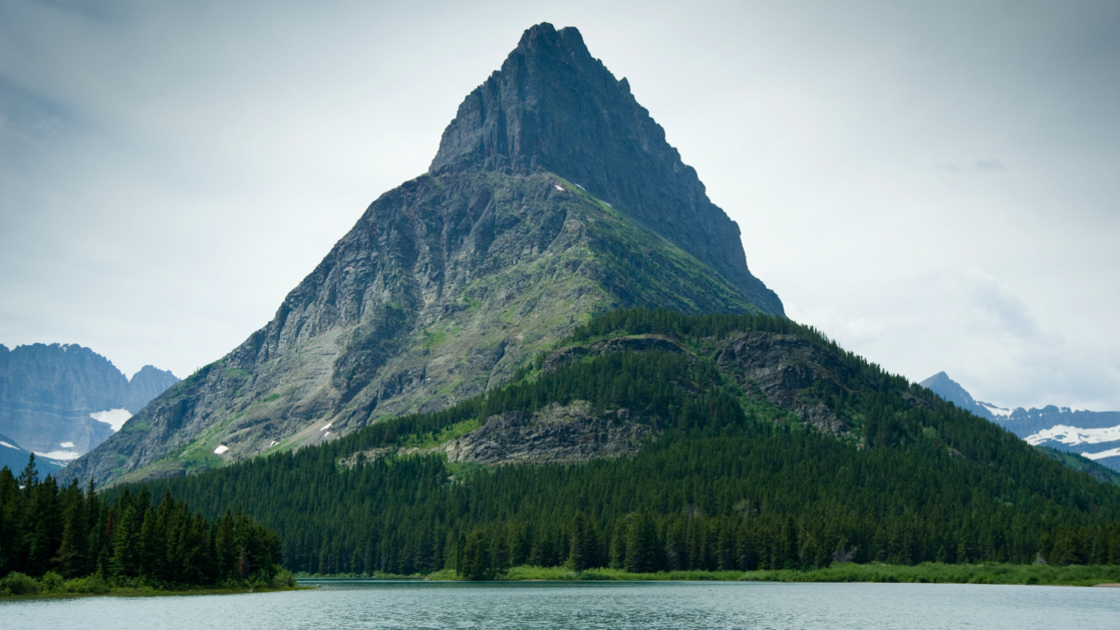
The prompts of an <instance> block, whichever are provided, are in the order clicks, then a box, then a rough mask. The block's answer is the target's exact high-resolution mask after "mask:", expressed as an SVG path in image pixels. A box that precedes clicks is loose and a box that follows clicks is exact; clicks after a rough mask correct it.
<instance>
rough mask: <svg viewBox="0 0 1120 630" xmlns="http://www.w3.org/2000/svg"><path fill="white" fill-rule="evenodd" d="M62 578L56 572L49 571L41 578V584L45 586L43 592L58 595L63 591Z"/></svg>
mask: <svg viewBox="0 0 1120 630" xmlns="http://www.w3.org/2000/svg"><path fill="white" fill-rule="evenodd" d="M63 581H64V580H63V579H62V576H61V575H59V574H57V573H55V572H54V571H47V572H46V573H45V574H43V577H41V578H39V582H40V583H41V584H42V585H43V590H44V591H46V592H48V593H57V592H59V591H61V590H62V583H63Z"/></svg>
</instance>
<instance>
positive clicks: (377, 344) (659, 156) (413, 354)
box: [65, 25, 781, 482]
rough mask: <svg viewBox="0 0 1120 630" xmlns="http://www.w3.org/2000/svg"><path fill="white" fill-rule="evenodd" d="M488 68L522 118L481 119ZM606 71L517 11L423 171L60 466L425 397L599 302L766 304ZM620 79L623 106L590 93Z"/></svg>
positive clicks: (203, 450)
mask: <svg viewBox="0 0 1120 630" xmlns="http://www.w3.org/2000/svg"><path fill="white" fill-rule="evenodd" d="M518 59H520V60H521V61H518ZM573 64H575V65H573ZM622 85H624V84H622ZM487 86H491V87H492V88H493V89H496V90H498V92H500V93H501V98H500V104H501V106H502V107H505V108H506V110H503V111H507V112H508V113H509V115H510V116H512V115H513V113H514V112H522V113H523V114H524V116H522V117H520V118H517V119H516V121H515V120H513V119H512V118H507V119H506V120H507V122H508V123H509V125H511V126H510V127H509V129H513V128H514V127H516V128H517V129H518V130H520V131H516V133H515V132H514V131H510V132H509V133H506V134H505V135H502V133H498V131H497V130H501V129H507V126H506V125H505V123H502V124H498V123H497V122H495V120H496V119H493V118H490V117H489V116H490V115H491V113H494V112H493V110H491V109H490V108H489V105H484V104H482V103H483V100H484V99H483V96H481V95H482V94H483V92H486V90H490V89H491V87H487ZM519 86H520V87H519ZM499 88H500V89H499ZM522 88H524V89H522ZM546 88H547V89H546ZM621 89H622V88H620V84H619V82H617V81H615V80H614V79H613V77H611V76H610V73H609V72H607V71H606V69H605V68H603V67H602V64H601V63H599V62H598V61H595V60H593V59H591V58H590V55H589V54H588V53H587V51H586V49H585V48H584V47H583V44H582V40H581V39H580V37H579V34H578V33H577V32H576V31H575V30H574V29H565V30H564V31H561V32H557V31H555V29H552V27H551V26H548V25H541V26H539V27H534V29H530V31H529V32H528V33H527V34H526V36H525V37H524V38H523V39H522V43H521V45H520V46H519V47H518V49H517V51H515V52H514V53H513V55H511V57H510V60H507V62H506V64H505V66H503V70H502V71H501V72H498V73H495V75H494V76H492V77H491V79H490V80H488V81H487V83H486V84H484V85H483V87H481V88H479V90H476V92H475V93H472V95H471V96H468V98H467V99H466V101H465V102H464V105H463V106H462V107H461V108H460V115H459V117H457V118H456V121H455V122H453V123H452V124H451V125H450V126H449V127H448V131H447V132H446V133H445V136H444V141H443V143H442V145H441V148H440V151H439V154H438V155H437V157H436V159H435V161H434V162H433V165H432V169H431V172H430V173H429V174H427V175H424V176H421V177H419V178H417V179H415V180H412V181H409V182H406V183H404V184H402V185H401V186H400V187H399V188H397V189H395V190H392V191H390V192H388V193H385V194H384V195H382V196H381V197H380V198H378V199H377V200H376V201H374V202H373V204H372V205H370V207H369V208H368V209H367V210H366V212H365V213H364V214H363V215H362V217H361V218H360V219H359V220H358V223H357V224H356V225H355V226H354V228H353V229H352V230H351V231H350V232H349V233H348V234H347V235H346V236H344V237H343V238H342V240H340V241H339V242H338V243H337V244H336V245H335V246H334V248H333V249H332V250H331V252H330V253H329V254H327V256H326V258H324V259H323V261H322V262H321V263H320V264H319V266H318V267H317V268H316V269H315V270H314V271H313V272H312V273H311V274H310V275H308V276H307V277H306V278H305V279H304V280H303V281H302V282H301V283H300V284H299V286H297V287H296V288H295V289H294V290H293V291H292V292H291V293H290V294H289V295H288V296H287V298H285V300H284V302H283V304H281V306H280V308H279V310H278V311H277V313H276V317H275V318H274V319H273V320H272V321H271V322H270V323H269V324H268V325H267V326H265V327H264V328H263V329H261V330H259V331H257V332H256V333H254V334H253V335H251V336H250V337H249V339H247V340H246V341H245V342H244V343H243V344H242V345H241V346H239V347H238V348H235V349H234V350H233V351H232V352H230V353H229V354H228V355H226V356H225V357H224V358H222V359H221V360H219V361H217V362H215V363H213V364H210V365H208V366H206V367H205V368H203V369H202V370H200V371H199V372H197V373H196V374H194V375H192V376H191V377H189V378H188V379H186V381H184V382H183V383H181V384H179V385H177V386H176V387H173V388H172V389H171V390H170V391H168V392H167V393H166V394H164V395H163V396H161V397H160V398H158V399H156V400H155V401H154V402H153V403H152V404H151V405H149V406H148V407H147V408H145V409H144V410H142V411H141V412H140V413H138V414H137V415H136V416H135V417H134V418H132V420H130V422H129V424H128V425H126V427H125V429H124V430H122V431H121V432H120V433H118V434H116V435H114V436H113V437H112V438H111V439H110V440H108V441H107V442H106V443H105V445H104V446H102V448H100V449H98V450H97V451H95V452H94V453H91V454H89V455H88V456H87V457H85V458H83V459H81V460H78V461H76V462H74V463H73V464H72V465H71V466H70V467H68V469H67V470H66V471H65V472H66V474H72V475H75V476H78V477H80V478H86V477H87V476H89V475H93V476H94V478H95V479H97V480H98V481H99V482H107V481H112V480H115V479H120V478H122V476H123V475H128V474H130V473H132V474H131V476H129V477H127V478H126V479H133V480H135V479H140V478H143V477H145V476H162V475H167V474H181V473H184V472H192V471H196V470H201V469H205V468H208V467H213V466H217V465H221V464H222V463H223V462H228V461H237V460H241V459H245V458H248V457H252V456H255V455H257V454H260V453H264V452H267V451H271V450H273V449H290V448H296V447H299V446H302V445H307V444H313V443H316V442H318V441H321V440H323V439H330V437H331V436H337V435H339V434H341V433H346V432H349V431H352V430H354V429H356V428H359V427H362V426H365V425H368V424H370V423H372V422H376V421H377V420H378V419H379V418H381V417H385V416H395V415H398V414H404V413H411V412H424V411H433V410H437V409H441V408H444V407H447V406H448V405H451V404H454V403H455V402H458V401H460V400H463V399H466V398H468V397H470V396H473V395H475V394H478V393H480V392H483V391H485V390H487V389H488V388H490V387H493V386H494V385H496V384H499V383H501V382H504V381H505V380H506V379H507V378H508V377H509V375H510V374H512V373H513V371H514V370H516V369H517V368H518V367H519V366H521V365H523V364H524V363H525V362H526V361H528V360H529V359H531V358H532V357H533V356H535V355H536V354H538V353H540V352H542V351H545V350H547V349H549V348H550V347H552V346H553V344H554V343H555V342H556V341H558V340H559V339H561V338H563V337H564V336H566V335H567V334H569V333H570V332H571V331H572V329H573V328H574V327H575V326H576V325H578V324H579V323H581V322H583V321H586V319H587V318H588V317H589V316H590V315H591V314H594V313H599V312H603V311H606V310H609V309H612V308H619V307H626V306H650V307H658V306H660V307H667V308H672V309H676V310H680V311H684V312H690V313H699V312H711V311H719V312H757V311H760V310H762V311H767V312H781V304H780V302H778V301H777V298H776V297H775V296H773V293H771V292H768V291H767V290H765V287H763V286H762V284H761V283H760V282H758V281H757V280H755V279H754V278H753V277H752V276H750V274H749V272H748V271H747V268H746V263H745V256H744V255H743V252H742V246H741V245H740V243H739V240H738V230H737V228H736V227H735V224H734V223H733V222H731V221H730V220H729V219H728V218H727V217H726V216H725V215H724V214H723V212H722V211H721V210H719V209H718V208H716V207H715V206H713V205H711V203H710V202H709V201H708V200H707V198H706V197H705V196H704V193H703V186H702V185H700V183H699V181H698V180H697V179H696V176H695V173H694V172H693V171H692V169H690V168H688V167H686V166H684V165H682V164H681V163H680V159H679V156H677V153H676V151H675V150H673V149H672V147H669V146H668V145H667V144H666V143H665V142H664V134H663V133H662V131H661V129H660V127H658V126H657V125H656V124H655V123H653V121H652V120H651V119H649V117H648V114H646V113H645V110H643V109H641V107H640V106H638V105H637V104H636V103H634V102H633V97H632V96H630V95H629V91H628V90H623V91H620V90H621ZM518 90H522V91H521V92H518ZM542 90H543V91H542ZM568 92H571V95H569V96H565V97H564V98H563V99H560V96H559V95H560V94H561V93H563V94H567V93H568ZM495 94H497V92H495ZM486 98H489V97H486ZM479 99H483V100H479ZM542 99H543V100H542ZM557 99H560V100H557ZM618 99H623V101H624V104H625V107H626V108H628V109H623V110H618V111H617V112H615V113H611V111H608V110H604V109H603V108H605V107H608V108H609V107H615V106H616V105H618V106H620V107H621V106H622V105H620V103H623V101H618V102H616V101H617V100H618ZM544 101H549V103H548V104H544ZM494 103H498V101H494ZM627 112H629V113H627ZM483 114H485V115H483ZM494 115H498V114H494ZM501 115H502V116H506V114H501ZM627 116H629V118H627ZM476 119H477V120H476ZM472 120H474V121H475V122H471V121H472ZM495 125H497V126H495ZM492 131H493V133H491V132H492ZM530 131H531V132H532V135H530V136H526V135H525V133H529V132H530ZM523 132H524V133H523ZM503 133H505V132H503ZM558 133H563V134H567V135H565V136H564V137H560V138H557V139H553V140H549V139H548V138H550V137H551V136H552V134H558ZM495 134H497V135H495ZM510 134H512V135H510ZM634 134H638V135H636V136H634ZM491 136H493V138H499V136H500V137H501V138H505V139H504V140H503V139H489V140H488V139H485V138H491ZM631 136H633V137H631ZM480 138H482V139H480ZM596 138H600V139H601V140H602V142H607V144H602V143H601V142H600V143H599V144H596V142H599V140H595V139H596ZM511 139H516V142H514V144H515V145H516V146H515V147H514V148H512V149H511V148H509V147H507V145H508V143H509V142H512V141H514V140H511ZM572 142H577V144H578V145H579V148H578V150H576V149H572V150H571V151H569V152H567V153H565V151H568V149H564V147H571V146H572V145H571V143H572ZM495 143H497V144H495ZM503 143H506V144H503ZM510 146H513V145H510ZM501 147H507V148H501ZM499 149H500V150H499ZM601 151H606V153H602V154H600V153H599V152H601ZM592 157H593V158H594V161H593V162H588V164H586V165H583V166H579V165H578V164H577V162H580V161H581V160H585V159H591V158H592ZM577 166H578V168H577ZM581 169H583V170H581ZM573 180H574V181H573ZM574 182H579V183H580V184H581V185H582V186H583V187H586V190H584V189H582V188H580V187H579V186H576V185H575V184H574ZM647 188H648V189H647ZM606 202H609V203H606ZM328 426H329V430H328V429H327V427H328ZM220 447H225V448H220ZM215 450H218V451H220V453H216V452H215ZM133 471H135V472H134V473H133Z"/></svg>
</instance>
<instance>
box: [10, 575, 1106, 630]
mask: <svg viewBox="0 0 1120 630" xmlns="http://www.w3.org/2000/svg"><path fill="white" fill-rule="evenodd" d="M303 583H305V584H310V583H315V584H319V585H320V587H319V588H317V589H315V590H308V591H297V592H286V593H261V594H242V595H194V596H166V597H81V598H71V599H41V600H27V601H4V602H0V627H2V628H4V629H5V630H7V629H9V628H10V629H12V630H15V629H23V628H28V629H32V628H67V627H73V628H91V629H104V630H128V629H131V628H136V629H138V630H139V629H143V630H149V629H150V628H164V629H177V628H182V629H184V630H187V629H190V630H194V629H197V628H221V629H225V628H230V629H250V628H270V629H272V628H275V629H286V628H293V629H294V628H315V629H316V630H319V629H324V630H325V629H332V628H339V629H341V628H346V629H360V628H410V629H411V628H433V629H435V628H488V629H489V628H499V629H511V630H512V629H515V628H517V629H520V628H558V629H567V628H573V629H574V628H604V629H607V628H610V629H626V628H653V629H677V628H766V629H774V630H784V629H787V628H788V629H793V628H798V629H802V628H876V629H882V628H953V629H959V628H984V629H992V628H1008V629H1011V628H1014V629H1016V630H1022V629H1025V628H1039V629H1043V628H1045V629H1046V630H1054V629H1055V628H1078V629H1079V630H1092V629H1095V628H1102V629H1104V628H1108V629H1109V630H1114V629H1115V628H1117V627H1120V625H1118V624H1120V621H1118V620H1120V589H1112V588H1076V587H1051V586H987V585H972V584H776V583H758V582H716V583H706V582H641V583H633V582H625V583H619V582H605V583H586V582H582V583H580V582H576V583H556V582H505V583H473V584H472V583H463V582H385V581H361V580H322V581H314V582H311V581H303Z"/></svg>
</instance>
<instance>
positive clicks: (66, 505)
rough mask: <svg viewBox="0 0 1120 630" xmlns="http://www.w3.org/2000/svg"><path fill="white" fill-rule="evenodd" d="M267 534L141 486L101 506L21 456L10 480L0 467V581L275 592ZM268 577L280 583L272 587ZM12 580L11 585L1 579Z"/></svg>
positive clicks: (275, 556)
mask: <svg viewBox="0 0 1120 630" xmlns="http://www.w3.org/2000/svg"><path fill="white" fill-rule="evenodd" d="M280 561H281V556H280V541H279V538H278V537H277V536H276V534H274V533H272V532H270V531H269V530H267V529H265V528H264V527H262V526H261V525H259V524H257V523H256V522H254V521H253V520H252V519H250V518H249V517H248V516H247V515H245V514H243V513H241V512H240V511H238V512H236V513H231V512H229V511H227V512H225V514H224V515H222V516H220V517H218V518H215V519H212V520H210V521H208V520H205V519H203V518H202V516H201V515H199V514H197V513H195V514H192V513H191V511H190V510H189V509H188V508H187V504H186V503H184V502H183V501H177V500H175V499H174V498H172V497H170V496H164V497H163V498H162V499H160V500H159V501H153V500H152V498H151V495H150V493H149V491H148V488H147V487H146V486H142V487H140V489H139V491H138V492H136V493H135V494H133V493H132V492H131V491H129V490H125V491H124V492H123V493H121V494H120V496H119V497H118V498H117V499H116V500H115V501H113V502H111V503H106V502H105V501H103V500H102V498H101V497H100V496H99V495H98V494H97V493H96V492H95V491H94V488H93V484H92V483H90V485H89V486H88V487H87V488H86V489H85V490H84V491H83V490H82V488H81V487H79V485H78V482H77V480H74V481H72V482H71V483H70V485H68V486H64V487H61V488H60V487H59V486H58V483H57V482H56V480H55V479H54V477H52V476H50V475H48V476H47V477H46V478H45V479H42V480H40V479H39V475H38V472H37V471H36V469H35V457H34V455H32V456H31V459H30V461H29V462H28V464H27V467H26V468H25V469H24V470H23V472H22V473H21V474H20V475H19V477H18V478H17V477H16V476H14V475H13V474H12V471H11V470H10V469H8V468H7V467H4V468H3V469H0V578H3V577H4V576H9V575H17V576H29V577H31V578H41V577H43V576H48V579H47V582H48V583H49V582H52V581H58V580H74V579H78V578H86V577H89V576H96V578H97V582H98V583H103V584H104V585H105V586H106V587H111V586H122V587H125V586H127V587H146V588H158V589H172V588H184V587H198V586H223V587H233V586H240V585H270V586H278V585H281V584H280V582H283V581H286V580H287V579H288V578H287V577H286V572H283V574H282V571H283V570H282V568H281V566H280ZM278 577H279V578H280V582H278V581H277V580H278ZM9 581H11V582H13V583H14V584H19V583H22V582H21V581H20V580H9Z"/></svg>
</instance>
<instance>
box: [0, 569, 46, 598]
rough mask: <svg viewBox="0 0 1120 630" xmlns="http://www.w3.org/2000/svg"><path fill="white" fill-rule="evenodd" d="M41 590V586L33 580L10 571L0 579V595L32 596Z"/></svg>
mask: <svg viewBox="0 0 1120 630" xmlns="http://www.w3.org/2000/svg"><path fill="white" fill-rule="evenodd" d="M42 590H43V585H42V584H39V581H38V580H36V579H35V578H33V577H31V576H29V575H24V574H22V573H19V572H18V571H12V572H11V573H9V574H8V575H5V576H4V577H3V578H0V595H34V594H36V593H40V592H42Z"/></svg>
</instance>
